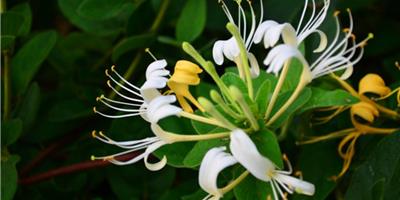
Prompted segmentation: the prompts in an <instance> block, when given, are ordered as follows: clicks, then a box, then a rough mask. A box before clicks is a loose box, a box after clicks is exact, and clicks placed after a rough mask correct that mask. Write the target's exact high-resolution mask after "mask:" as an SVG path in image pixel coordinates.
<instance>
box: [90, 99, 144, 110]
mask: <svg viewBox="0 0 400 200" xmlns="http://www.w3.org/2000/svg"><path fill="white" fill-rule="evenodd" d="M97 99H99V101H100V102H102V103H103V104H104V105H106V106H107V107H109V108H112V109H114V110H118V111H122V112H146V109H125V108H118V107H115V106H113V105H111V104H109V103H107V102H105V101H103V100H102V99H101V98H97ZM97 99H96V100H97Z"/></svg>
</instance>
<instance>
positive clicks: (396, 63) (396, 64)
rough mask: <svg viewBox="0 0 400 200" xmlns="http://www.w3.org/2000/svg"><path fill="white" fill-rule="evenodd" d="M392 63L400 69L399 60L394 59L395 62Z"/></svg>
mask: <svg viewBox="0 0 400 200" xmlns="http://www.w3.org/2000/svg"><path fill="white" fill-rule="evenodd" d="M394 65H395V66H396V67H397V69H399V70H400V64H399V62H398V61H396V62H395V63H394Z"/></svg>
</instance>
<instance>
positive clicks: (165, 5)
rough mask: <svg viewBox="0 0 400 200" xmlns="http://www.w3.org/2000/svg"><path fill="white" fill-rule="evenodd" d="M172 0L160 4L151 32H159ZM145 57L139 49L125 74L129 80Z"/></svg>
mask: <svg viewBox="0 0 400 200" xmlns="http://www.w3.org/2000/svg"><path fill="white" fill-rule="evenodd" d="M169 3H170V0H163V1H162V3H161V6H160V10H159V11H158V15H157V16H156V18H155V19H154V22H153V24H152V26H151V28H150V30H149V32H157V30H158V29H159V28H160V25H161V22H162V20H163V18H164V15H165V12H166V10H167V8H168V6H169ZM142 57H143V51H139V52H138V53H137V54H136V56H135V58H134V59H133V60H132V62H131V64H130V65H129V68H128V70H127V71H126V72H125V74H124V78H125V79H126V80H129V79H130V77H131V76H132V74H133V73H134V72H135V70H136V68H137V66H138V65H139V63H140V61H141V59H142ZM120 89H121V88H120V87H117V88H116V90H117V91H119V90H120ZM115 95H116V93H115V92H114V91H112V92H111V93H110V94H109V95H108V96H109V98H110V99H113V98H114V97H115Z"/></svg>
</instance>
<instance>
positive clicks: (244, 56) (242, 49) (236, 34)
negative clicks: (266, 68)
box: [226, 22, 254, 100]
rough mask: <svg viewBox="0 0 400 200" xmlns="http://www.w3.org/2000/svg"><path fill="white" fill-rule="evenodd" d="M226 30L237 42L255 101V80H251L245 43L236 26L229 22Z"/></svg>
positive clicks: (243, 68)
mask: <svg viewBox="0 0 400 200" xmlns="http://www.w3.org/2000/svg"><path fill="white" fill-rule="evenodd" d="M226 28H227V29H228V30H229V32H230V33H231V34H232V35H233V37H234V38H235V40H236V43H237V44H238V46H239V50H240V58H241V60H242V62H241V64H242V65H241V67H242V70H243V71H244V74H245V78H246V83H247V88H248V91H249V97H250V99H251V100H253V99H254V92H253V80H252V78H251V73H250V65H249V59H248V58H247V49H246V47H245V46H244V41H243V39H242V37H241V36H240V33H239V30H238V29H237V27H236V25H234V24H232V23H230V22H229V23H228V24H227V25H226Z"/></svg>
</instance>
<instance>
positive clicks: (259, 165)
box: [229, 129, 315, 199]
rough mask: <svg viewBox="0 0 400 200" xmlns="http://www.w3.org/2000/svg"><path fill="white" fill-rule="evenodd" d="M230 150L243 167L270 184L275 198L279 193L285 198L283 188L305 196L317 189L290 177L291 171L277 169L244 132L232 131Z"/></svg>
mask: <svg viewBox="0 0 400 200" xmlns="http://www.w3.org/2000/svg"><path fill="white" fill-rule="evenodd" d="M229 147H230V150H231V152H232V155H233V157H234V158H235V159H236V160H237V161H238V162H239V163H240V164H241V165H243V166H244V167H245V168H246V169H247V170H248V171H249V172H250V173H251V174H252V175H253V176H255V177H256V178H257V179H260V180H262V181H265V182H270V184H271V187H272V191H273V193H274V198H275V199H278V195H277V192H276V191H278V193H279V195H280V196H281V197H282V198H284V194H283V192H282V189H281V187H282V188H283V189H284V190H285V191H286V192H288V193H290V194H292V193H293V192H297V193H300V194H305V195H313V194H314V192H315V187H314V185H313V184H311V183H309V182H306V181H303V180H300V179H298V178H295V177H292V176H290V174H291V173H292V169H291V166H290V165H289V166H290V167H289V171H282V170H278V169H276V166H275V164H274V163H273V162H271V161H270V160H269V159H268V158H266V157H264V156H263V155H261V154H260V152H259V151H258V150H257V147H256V145H255V144H254V143H253V141H251V139H250V138H249V136H248V135H247V134H246V133H245V132H243V131H242V130H239V129H238V130H235V131H232V134H231V142H230V146H229Z"/></svg>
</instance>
